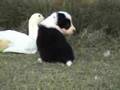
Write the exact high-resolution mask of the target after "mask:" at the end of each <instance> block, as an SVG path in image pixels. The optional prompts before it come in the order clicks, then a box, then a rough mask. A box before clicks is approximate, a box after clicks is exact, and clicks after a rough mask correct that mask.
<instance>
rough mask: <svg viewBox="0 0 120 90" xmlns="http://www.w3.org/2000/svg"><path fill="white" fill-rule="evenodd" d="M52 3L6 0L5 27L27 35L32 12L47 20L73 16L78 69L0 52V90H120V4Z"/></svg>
mask: <svg viewBox="0 0 120 90" xmlns="http://www.w3.org/2000/svg"><path fill="white" fill-rule="evenodd" d="M50 1H51V0H30V1H28V0H23V1H21V0H1V3H0V28H3V29H16V30H18V31H21V32H25V33H26V32H27V21H28V18H29V16H30V15H31V14H32V13H34V12H41V13H42V14H43V15H44V16H46V17H47V15H49V14H50V13H52V12H53V11H57V10H65V11H68V12H69V13H71V14H72V16H73V22H74V24H75V26H76V28H77V34H76V35H73V36H70V37H67V39H68V41H69V43H70V44H71V46H72V47H73V50H74V53H75V57H76V58H75V61H74V63H73V65H72V66H71V67H67V66H66V65H64V64H61V63H46V62H43V63H39V62H38V61H37V58H38V57H39V55H38V53H37V54H34V55H24V54H16V53H0V90H120V31H119V30H120V2H119V0H93V1H92V2H90V0H85V1H86V2H84V0H76V1H74V0H61V1H63V2H60V3H58V5H57V6H56V3H57V2H55V0H53V1H54V2H53V3H50ZM68 1H69V3H68ZM36 2H37V3H36ZM6 4H7V7H5V6H6ZM0 30H2V29H0Z"/></svg>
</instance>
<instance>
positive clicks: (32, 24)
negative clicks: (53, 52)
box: [28, 13, 44, 40]
mask: <svg viewBox="0 0 120 90" xmlns="http://www.w3.org/2000/svg"><path fill="white" fill-rule="evenodd" d="M43 20H44V17H43V15H42V14H40V13H35V14H33V15H32V16H31V17H30V19H29V25H28V29H29V36H30V37H31V38H32V39H34V40H36V38H37V35H38V34H37V33H38V25H39V24H40V23H41V22H42V21H43Z"/></svg>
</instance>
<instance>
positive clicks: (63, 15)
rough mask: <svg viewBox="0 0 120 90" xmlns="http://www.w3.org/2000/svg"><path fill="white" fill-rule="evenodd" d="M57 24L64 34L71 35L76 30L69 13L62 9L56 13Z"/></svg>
mask: <svg viewBox="0 0 120 90" xmlns="http://www.w3.org/2000/svg"><path fill="white" fill-rule="evenodd" d="M57 25H58V26H59V27H60V28H61V31H62V33H63V34H64V35H72V34H73V33H74V32H75V31H76V29H75V27H74V25H73V22H72V17H71V15H70V14H69V13H67V12H64V11H59V12H58V13H57Z"/></svg>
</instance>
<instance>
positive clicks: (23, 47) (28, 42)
mask: <svg viewBox="0 0 120 90" xmlns="http://www.w3.org/2000/svg"><path fill="white" fill-rule="evenodd" d="M43 19H44V17H43V15H41V14H40V13H35V14H33V15H32V16H31V17H30V19H29V25H28V29H29V30H28V31H29V35H26V34H24V33H21V32H17V31H14V30H5V31H0V51H1V52H15V53H24V54H34V53H36V52H37V46H36V38H37V33H38V25H39V23H40V22H41V21H42V20H43Z"/></svg>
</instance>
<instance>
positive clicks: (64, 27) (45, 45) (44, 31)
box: [37, 11, 75, 66]
mask: <svg viewBox="0 0 120 90" xmlns="http://www.w3.org/2000/svg"><path fill="white" fill-rule="evenodd" d="M74 31H75V27H74V25H73V24H72V18H71V15H70V14H69V13H67V12H64V11H59V12H54V13H52V14H51V15H50V16H48V17H47V18H46V19H45V20H43V21H42V22H41V23H40V25H39V30H38V37H37V47H38V52H39V54H40V56H41V59H42V60H43V61H47V62H62V63H64V64H66V65H67V66H71V65H72V63H73V60H74V53H73V50H72V48H71V46H70V45H69V43H68V42H67V40H66V38H65V35H72V34H73V33H74ZM41 59H38V60H41Z"/></svg>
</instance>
